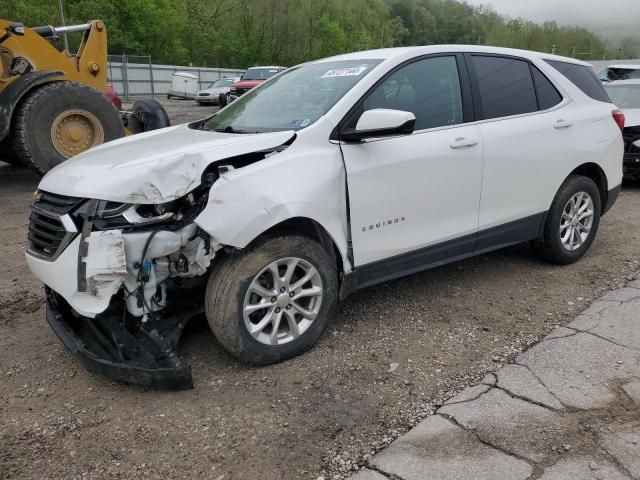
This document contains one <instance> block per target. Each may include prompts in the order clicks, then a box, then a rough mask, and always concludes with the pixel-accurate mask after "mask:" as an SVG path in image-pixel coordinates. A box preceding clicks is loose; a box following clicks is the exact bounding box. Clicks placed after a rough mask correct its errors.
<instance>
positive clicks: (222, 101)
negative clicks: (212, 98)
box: [218, 93, 229, 108]
mask: <svg viewBox="0 0 640 480" xmlns="http://www.w3.org/2000/svg"><path fill="white" fill-rule="evenodd" d="M227 103H229V102H228V101H227V94H226V93H221V94H219V95H218V106H219V107H220V108H224V107H226V106H227Z"/></svg>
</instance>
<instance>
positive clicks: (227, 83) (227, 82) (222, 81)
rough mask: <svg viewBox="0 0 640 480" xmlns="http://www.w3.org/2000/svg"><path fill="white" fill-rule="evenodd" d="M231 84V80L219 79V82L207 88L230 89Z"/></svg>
mask: <svg viewBox="0 0 640 480" xmlns="http://www.w3.org/2000/svg"><path fill="white" fill-rule="evenodd" d="M233 82H234V80H233V78H221V79H220V80H216V81H215V82H213V83H212V84H211V85H209V86H208V87H207V88H218V87H230V86H231V84H232V83H233Z"/></svg>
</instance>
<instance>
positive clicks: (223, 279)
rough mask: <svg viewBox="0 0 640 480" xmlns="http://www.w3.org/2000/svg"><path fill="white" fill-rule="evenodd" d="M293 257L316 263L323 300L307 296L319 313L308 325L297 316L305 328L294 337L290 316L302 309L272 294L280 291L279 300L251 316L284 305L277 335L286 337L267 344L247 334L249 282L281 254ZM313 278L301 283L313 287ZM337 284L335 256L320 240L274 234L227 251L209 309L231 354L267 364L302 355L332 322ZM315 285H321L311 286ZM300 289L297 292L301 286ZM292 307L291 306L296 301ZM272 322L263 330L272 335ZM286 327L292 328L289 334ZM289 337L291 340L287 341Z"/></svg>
mask: <svg viewBox="0 0 640 480" xmlns="http://www.w3.org/2000/svg"><path fill="white" fill-rule="evenodd" d="M293 258H296V259H299V260H300V261H301V262H300V263H299V264H298V265H299V266H303V267H304V266H305V265H304V264H305V262H307V266H308V265H311V266H312V267H313V268H315V272H316V273H317V276H316V275H314V277H313V282H316V283H314V285H317V282H318V281H321V287H320V288H321V292H322V297H321V298H320V300H317V297H308V301H309V302H314V301H319V304H314V303H309V304H308V305H305V307H306V308H307V309H308V311H310V310H312V309H313V308H314V307H315V308H316V309H317V316H316V317H315V319H314V320H312V321H311V322H310V324H309V323H307V326H306V327H305V326H304V325H303V322H308V320H305V319H304V318H303V317H299V320H294V321H296V324H297V325H298V327H296V328H300V331H301V334H300V335H299V336H298V337H297V338H294V337H295V336H292V335H291V328H290V325H291V323H290V322H289V321H288V320H287V319H288V318H289V315H290V314H293V315H294V316H295V315H300V314H299V313H296V309H295V307H294V308H291V309H289V307H284V306H283V305H282V304H280V303H279V302H281V301H284V302H287V301H288V296H287V294H286V293H279V294H276V293H273V295H274V297H272V298H276V295H279V296H278V297H277V302H276V304H272V305H273V307H269V308H266V309H264V310H259V311H256V312H255V313H253V314H251V315H253V316H255V317H256V321H257V322H259V319H260V318H266V315H267V314H268V313H270V312H271V313H272V314H274V315H276V316H277V315H278V314H277V313H276V312H277V310H278V308H279V307H278V306H277V305H281V306H282V309H281V313H280V315H281V319H282V322H284V323H282V324H281V326H280V328H279V329H278V330H276V333H278V332H281V333H280V334H278V336H285V338H284V340H282V339H279V340H278V342H281V341H282V342H286V343H279V344H271V345H269V344H265V343H264V339H262V341H261V340H259V339H258V338H257V337H256V338H254V336H252V335H251V334H250V333H249V330H248V327H247V324H246V321H245V316H244V312H243V307H244V305H245V299H247V298H251V297H253V296H255V294H254V293H252V292H248V291H249V287H250V286H251V285H252V282H253V281H254V279H255V278H256V276H257V275H258V274H260V273H261V272H262V271H263V270H264V269H265V267H267V266H268V265H270V264H271V263H272V262H275V261H278V260H282V261H283V262H284V261H285V260H283V259H286V261H291V260H292V259H293ZM297 268H298V267H296V269H297ZM305 268H306V267H305ZM304 271H305V270H300V271H298V270H296V272H294V276H293V279H294V280H296V279H298V280H299V278H300V277H301V276H303V275H302V274H303V272H304ZM264 275H265V277H263V278H266V277H268V276H269V275H270V274H269V273H268V272H267V273H265V274H264ZM318 279H319V280H318ZM310 282H311V280H310V281H309V282H307V283H305V284H304V285H303V286H305V285H306V286H307V287H309V286H310V285H311V283H310ZM291 284H292V286H295V285H294V284H295V281H292V282H291ZM337 284H338V282H337V273H336V262H335V260H334V258H333V257H332V255H330V254H328V253H327V252H326V251H325V250H324V249H323V248H322V247H321V246H320V245H319V244H318V243H316V242H314V241H313V240H310V239H309V238H306V237H302V236H280V237H271V238H267V239H265V240H264V241H262V242H261V243H258V244H257V245H256V246H254V247H253V248H250V249H248V250H247V251H241V252H240V253H238V254H234V255H229V256H228V257H226V258H224V259H223V260H222V261H221V262H219V264H218V265H216V266H215V267H214V269H213V270H212V271H211V274H210V277H209V282H208V284H207V291H206V297H205V313H206V316H207V320H208V322H209V326H210V327H211V330H212V331H213V334H214V335H215V336H216V338H217V339H218V341H219V342H220V343H221V344H222V345H223V346H224V347H225V348H226V349H227V350H228V351H229V352H230V353H231V354H232V355H234V356H235V357H236V358H238V359H240V360H242V361H244V362H248V363H252V364H256V365H267V364H270V363H276V362H280V361H282V360H286V359H288V358H292V357H295V356H297V355H300V354H301V353H303V352H305V351H307V350H309V349H310V348H311V347H312V346H313V345H314V344H315V343H316V342H317V341H318V339H319V338H320V336H321V335H322V332H323V331H324V329H325V328H326V326H327V324H328V323H329V318H330V314H331V312H332V311H333V308H334V307H335V305H336V302H337V291H338V285H337ZM311 288H317V287H315V286H313V285H311ZM252 291H253V290H252ZM296 291H299V289H298V290H296ZM269 295H271V293H270V294H269ZM267 297H268V296H267ZM267 297H263V298H265V299H266V300H267V301H269V302H271V301H272V299H268V298H267ZM282 297H284V298H282ZM306 298H307V297H303V298H302V299H299V300H298V302H305V301H307V299H306ZM314 299H315V300H314ZM254 301H255V300H254ZM312 305H313V307H312ZM291 306H292V307H293V305H291ZM251 321H253V320H251ZM298 322H299V323H298ZM273 327H274V324H273V322H269V323H268V324H266V326H265V327H264V329H263V330H262V333H260V335H261V336H265V335H267V336H271V335H269V329H270V331H271V334H273ZM303 328H306V330H303ZM287 331H288V332H289V333H286V332H287ZM287 339H288V341H286V340H287Z"/></svg>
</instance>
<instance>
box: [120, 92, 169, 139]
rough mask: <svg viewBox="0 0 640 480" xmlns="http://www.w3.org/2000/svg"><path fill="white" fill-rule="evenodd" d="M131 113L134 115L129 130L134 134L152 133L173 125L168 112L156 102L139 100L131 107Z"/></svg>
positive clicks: (130, 119) (130, 120)
mask: <svg viewBox="0 0 640 480" xmlns="http://www.w3.org/2000/svg"><path fill="white" fill-rule="evenodd" d="M131 112H132V113H133V115H132V116H131V117H130V118H129V123H128V128H129V130H130V131H131V132H132V133H142V132H150V131H151V130H158V129H160V128H165V127H169V126H170V125H171V121H170V120H169V115H167V112H166V110H165V109H164V107H163V106H162V105H161V104H160V103H159V102H157V101H155V100H150V99H149V100H138V101H137V102H136V103H134V104H133V107H131Z"/></svg>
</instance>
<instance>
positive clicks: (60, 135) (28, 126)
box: [11, 81, 124, 174]
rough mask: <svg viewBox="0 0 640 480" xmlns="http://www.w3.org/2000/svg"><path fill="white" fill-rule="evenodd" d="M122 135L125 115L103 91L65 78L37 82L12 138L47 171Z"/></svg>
mask: <svg viewBox="0 0 640 480" xmlns="http://www.w3.org/2000/svg"><path fill="white" fill-rule="evenodd" d="M122 136H124V129H123V127H122V121H121V119H120V115H119V114H118V111H117V110H116V109H115V107H114V106H113V104H112V103H111V102H109V101H108V100H106V99H105V98H104V96H103V95H102V93H100V92H98V91H97V90H95V89H93V88H91V87H88V86H86V85H82V84H80V83H76V82H68V81H61V82H51V83H47V84H46V85H43V86H41V87H38V88H36V89H35V90H33V91H31V92H30V93H29V94H28V96H27V97H26V98H25V99H24V100H23V101H22V103H21V105H20V107H19V108H18V110H17V111H16V113H15V118H14V122H13V128H12V133H11V144H12V148H13V149H14V150H15V152H16V154H17V155H18V157H19V158H20V160H21V161H22V162H24V164H25V165H27V166H29V167H31V168H32V169H33V170H35V171H36V172H38V173H41V174H44V173H46V172H47V171H49V170H51V169H52V168H53V167H55V166H56V165H58V164H60V163H62V162H64V161H65V160H66V159H67V158H70V157H71V156H74V155H77V154H79V153H82V152H83V151H85V150H87V149H89V148H91V147H94V146H96V145H99V144H101V143H104V142H109V141H111V140H115V139H117V138H120V137H122Z"/></svg>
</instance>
